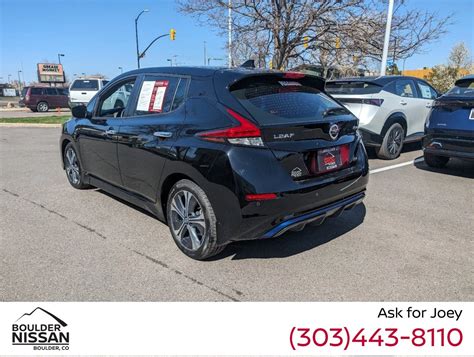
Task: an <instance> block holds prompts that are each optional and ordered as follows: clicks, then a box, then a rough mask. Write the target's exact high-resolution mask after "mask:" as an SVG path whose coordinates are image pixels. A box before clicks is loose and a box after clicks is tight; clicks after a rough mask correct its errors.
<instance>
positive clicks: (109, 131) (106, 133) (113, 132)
mask: <svg viewBox="0 0 474 357" xmlns="http://www.w3.org/2000/svg"><path fill="white" fill-rule="evenodd" d="M115 134H117V130H114V129H109V130H106V131H105V135H115Z"/></svg>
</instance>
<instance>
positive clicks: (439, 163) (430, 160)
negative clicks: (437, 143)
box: [423, 152, 449, 169]
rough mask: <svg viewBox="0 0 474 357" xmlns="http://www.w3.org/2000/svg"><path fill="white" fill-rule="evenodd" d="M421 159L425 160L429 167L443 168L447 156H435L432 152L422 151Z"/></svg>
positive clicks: (447, 159)
mask: <svg viewBox="0 0 474 357" xmlns="http://www.w3.org/2000/svg"><path fill="white" fill-rule="evenodd" d="M423 159H424V160H425V162H426V164H427V165H428V166H430V167H435V168H437V169H440V168H443V167H445V166H446V164H447V163H448V161H449V157H446V156H437V155H433V154H428V153H426V152H425V153H424V154H423Z"/></svg>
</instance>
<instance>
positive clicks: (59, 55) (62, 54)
mask: <svg viewBox="0 0 474 357" xmlns="http://www.w3.org/2000/svg"><path fill="white" fill-rule="evenodd" d="M61 57H64V53H58V63H59V64H61Z"/></svg>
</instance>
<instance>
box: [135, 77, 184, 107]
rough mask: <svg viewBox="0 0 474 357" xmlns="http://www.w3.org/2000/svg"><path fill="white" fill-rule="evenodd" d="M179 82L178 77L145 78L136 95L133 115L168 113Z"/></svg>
mask: <svg viewBox="0 0 474 357" xmlns="http://www.w3.org/2000/svg"><path fill="white" fill-rule="evenodd" d="M179 81H180V78H178V77H168V76H146V77H145V79H144V80H143V82H142V86H141V88H140V91H139V93H138V100H137V107H136V109H135V115H146V114H157V113H167V112H169V111H170V110H171V105H172V103H173V98H174V96H175V92H176V88H177V87H178V84H179Z"/></svg>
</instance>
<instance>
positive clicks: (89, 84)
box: [71, 79, 99, 91]
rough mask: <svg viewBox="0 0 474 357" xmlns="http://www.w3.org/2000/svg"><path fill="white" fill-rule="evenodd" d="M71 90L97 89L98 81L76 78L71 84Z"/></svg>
mask: <svg viewBox="0 0 474 357" xmlns="http://www.w3.org/2000/svg"><path fill="white" fill-rule="evenodd" d="M71 90H83V91H88V90H91V91H93V90H99V81H98V80H97V79H76V80H75V81H74V83H73V84H72V86H71Z"/></svg>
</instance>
